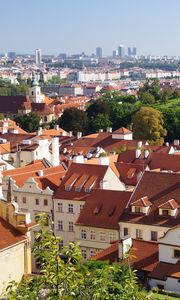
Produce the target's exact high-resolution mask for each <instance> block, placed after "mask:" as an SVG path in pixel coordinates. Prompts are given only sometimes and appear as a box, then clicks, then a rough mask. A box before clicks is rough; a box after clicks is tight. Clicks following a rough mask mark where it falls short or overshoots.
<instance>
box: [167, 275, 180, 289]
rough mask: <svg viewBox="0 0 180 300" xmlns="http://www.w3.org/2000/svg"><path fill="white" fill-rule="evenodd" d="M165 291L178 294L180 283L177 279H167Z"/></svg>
mask: <svg viewBox="0 0 180 300" xmlns="http://www.w3.org/2000/svg"><path fill="white" fill-rule="evenodd" d="M166 290H167V291H173V292H178V293H180V283H179V282H178V279H175V278H170V277H168V278H167V280H166Z"/></svg>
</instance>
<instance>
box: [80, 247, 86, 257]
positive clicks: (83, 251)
mask: <svg viewBox="0 0 180 300" xmlns="http://www.w3.org/2000/svg"><path fill="white" fill-rule="evenodd" d="M81 252H82V257H83V258H84V259H86V258H87V252H86V250H85V249H82V251H81Z"/></svg>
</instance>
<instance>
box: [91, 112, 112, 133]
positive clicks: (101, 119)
mask: <svg viewBox="0 0 180 300" xmlns="http://www.w3.org/2000/svg"><path fill="white" fill-rule="evenodd" d="M111 125H112V122H111V121H110V120H109V116H108V115H107V114H98V115H97V116H95V117H92V118H91V122H90V126H91V131H92V132H97V131H98V130H99V129H103V130H106V129H107V127H111Z"/></svg>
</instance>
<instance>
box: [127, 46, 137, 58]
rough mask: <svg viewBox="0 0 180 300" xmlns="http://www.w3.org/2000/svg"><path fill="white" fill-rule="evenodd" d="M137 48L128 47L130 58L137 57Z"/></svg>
mask: <svg viewBox="0 0 180 300" xmlns="http://www.w3.org/2000/svg"><path fill="white" fill-rule="evenodd" d="M136 55H137V48H136V47H128V56H136Z"/></svg>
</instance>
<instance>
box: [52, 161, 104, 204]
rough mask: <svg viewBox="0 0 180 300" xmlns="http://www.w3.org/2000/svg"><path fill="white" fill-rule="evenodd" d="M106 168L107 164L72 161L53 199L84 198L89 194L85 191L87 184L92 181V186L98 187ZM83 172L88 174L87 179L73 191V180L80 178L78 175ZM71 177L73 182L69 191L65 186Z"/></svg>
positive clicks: (81, 174)
mask: <svg viewBox="0 0 180 300" xmlns="http://www.w3.org/2000/svg"><path fill="white" fill-rule="evenodd" d="M107 169H108V166H103V165H90V164H85V163H84V164H79V163H72V164H71V165H70V167H69V169H68V171H67V173H66V176H65V177H64V179H63V181H62V183H61V184H60V186H59V188H58V189H57V191H56V193H55V196H54V198H55V199H76V200H78V199H79V200H80V199H82V198H86V197H87V196H88V195H89V193H87V192H86V191H85V188H87V185H88V187H89V185H90V184H92V183H93V182H94V185H93V188H99V187H100V181H101V180H102V179H103V178H104V176H105V173H106V171H107ZM85 174H86V175H87V176H88V179H87V181H85V182H84V184H83V186H82V188H81V191H80V192H77V191H75V186H74V185H75V181H76V180H78V179H80V177H81V176H83V175H85ZM71 178H73V181H74V184H73V185H72V187H71V190H70V191H66V190H65V187H66V186H67V185H69V180H70V181H71ZM71 184H72V181H71Z"/></svg>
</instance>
